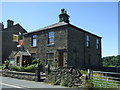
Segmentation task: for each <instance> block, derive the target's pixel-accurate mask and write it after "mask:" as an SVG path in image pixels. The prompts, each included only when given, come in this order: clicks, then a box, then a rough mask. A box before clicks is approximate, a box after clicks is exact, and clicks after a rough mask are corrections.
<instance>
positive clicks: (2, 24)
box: [2, 22, 4, 30]
mask: <svg viewBox="0 0 120 90" xmlns="http://www.w3.org/2000/svg"><path fill="white" fill-rule="evenodd" d="M3 29H4V24H3V22H2V30H3Z"/></svg>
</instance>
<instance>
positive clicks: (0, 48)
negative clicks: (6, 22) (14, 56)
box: [0, 23, 2, 65]
mask: <svg viewBox="0 0 120 90" xmlns="http://www.w3.org/2000/svg"><path fill="white" fill-rule="evenodd" d="M0 65H2V23H0Z"/></svg>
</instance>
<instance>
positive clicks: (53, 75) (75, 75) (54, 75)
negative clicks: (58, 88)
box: [48, 68, 82, 87]
mask: <svg viewBox="0 0 120 90" xmlns="http://www.w3.org/2000/svg"><path fill="white" fill-rule="evenodd" d="M81 76H82V74H81V73H80V71H79V70H75V69H73V68H62V69H56V70H54V71H50V73H49V74H48V83H51V84H54V85H62V86H67V87H75V86H82V80H81Z"/></svg>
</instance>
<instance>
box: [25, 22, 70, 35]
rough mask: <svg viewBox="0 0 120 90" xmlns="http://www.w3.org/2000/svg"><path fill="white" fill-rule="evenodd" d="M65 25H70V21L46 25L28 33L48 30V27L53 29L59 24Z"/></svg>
mask: <svg viewBox="0 0 120 90" xmlns="http://www.w3.org/2000/svg"><path fill="white" fill-rule="evenodd" d="M64 25H68V23H66V22H58V23H55V24H52V25H49V26H46V27H44V28H40V29H38V30H35V31H31V32H28V33H26V34H29V33H34V32H38V31H42V30H46V29H51V28H55V27H59V26H64Z"/></svg>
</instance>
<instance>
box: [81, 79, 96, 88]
mask: <svg viewBox="0 0 120 90" xmlns="http://www.w3.org/2000/svg"><path fill="white" fill-rule="evenodd" d="M93 87H94V84H93V81H92V79H87V80H85V82H84V84H83V88H88V89H91V88H93Z"/></svg>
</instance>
